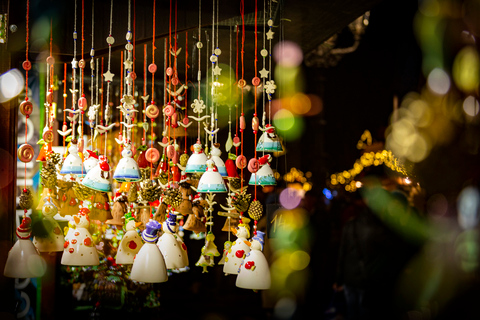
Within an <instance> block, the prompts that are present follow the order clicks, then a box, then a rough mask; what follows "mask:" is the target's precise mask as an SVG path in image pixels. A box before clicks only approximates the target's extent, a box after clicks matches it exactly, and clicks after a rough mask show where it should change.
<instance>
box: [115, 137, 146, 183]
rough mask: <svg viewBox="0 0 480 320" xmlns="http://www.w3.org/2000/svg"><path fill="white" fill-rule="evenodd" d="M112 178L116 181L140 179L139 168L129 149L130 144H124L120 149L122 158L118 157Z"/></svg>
mask: <svg viewBox="0 0 480 320" xmlns="http://www.w3.org/2000/svg"><path fill="white" fill-rule="evenodd" d="M113 179H115V180H117V181H118V182H135V181H140V180H141V176H140V169H139V168H138V164H137V162H136V161H135V159H133V152H132V150H131V149H130V145H125V148H124V149H123V151H122V159H120V161H119V162H118V164H117V167H116V168H115V173H114V174H113Z"/></svg>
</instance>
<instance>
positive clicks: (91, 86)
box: [89, 0, 98, 150]
mask: <svg viewBox="0 0 480 320" xmlns="http://www.w3.org/2000/svg"><path fill="white" fill-rule="evenodd" d="M94 13H95V0H92V48H91V49H90V71H91V85H90V88H91V89H90V105H91V106H93V105H94V98H95V91H94V77H95V75H94V71H95V60H94V55H95V49H94V30H95V28H94V21H95V14H94ZM93 110H94V111H95V119H94V121H95V123H97V120H98V119H97V118H98V109H97V108H96V107H94V109H93ZM89 120H90V121H92V119H89ZM90 142H91V147H90V148H91V149H92V150H93V149H94V148H93V123H90ZM95 149H96V148H95Z"/></svg>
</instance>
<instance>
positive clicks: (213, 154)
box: [210, 143, 228, 177]
mask: <svg viewBox="0 0 480 320" xmlns="http://www.w3.org/2000/svg"><path fill="white" fill-rule="evenodd" d="M221 155H222V150H220V144H219V143H214V144H213V145H212V151H210V159H212V160H213V162H215V166H216V167H217V169H218V172H219V173H220V175H221V176H222V177H228V174H227V168H226V167H225V162H223V160H222V158H220V156H221Z"/></svg>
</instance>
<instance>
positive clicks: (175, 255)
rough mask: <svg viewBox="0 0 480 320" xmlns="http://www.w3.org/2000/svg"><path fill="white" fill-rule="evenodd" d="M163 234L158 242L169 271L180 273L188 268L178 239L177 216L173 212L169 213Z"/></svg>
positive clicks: (163, 226) (163, 227)
mask: <svg viewBox="0 0 480 320" xmlns="http://www.w3.org/2000/svg"><path fill="white" fill-rule="evenodd" d="M162 230H163V234H162V235H161V236H160V238H159V239H158V242H157V246H158V248H159V249H160V251H161V252H162V254H163V258H164V260H165V264H166V266H167V269H168V270H170V271H171V272H180V269H183V268H185V267H186V265H185V261H184V259H183V253H182V248H181V247H180V245H179V243H178V241H177V239H176V234H175V233H176V232H177V216H176V215H175V214H173V213H172V212H170V213H168V217H167V220H165V222H164V223H163V225H162Z"/></svg>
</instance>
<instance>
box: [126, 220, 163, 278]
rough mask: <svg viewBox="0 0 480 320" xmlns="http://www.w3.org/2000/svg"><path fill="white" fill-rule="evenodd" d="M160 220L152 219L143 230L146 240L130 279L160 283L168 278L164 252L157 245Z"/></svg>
mask: <svg viewBox="0 0 480 320" xmlns="http://www.w3.org/2000/svg"><path fill="white" fill-rule="evenodd" d="M161 228H162V225H161V224H160V222H158V221H156V220H150V221H148V222H147V223H146V225H145V230H143V232H142V239H143V241H144V242H145V243H144V245H143V246H142V248H140V251H139V252H138V253H137V255H136V256H135V260H134V261H133V265H132V271H131V272H130V279H131V280H134V281H138V282H145V283H159V282H165V281H167V280H168V274H167V267H166V265H165V260H164V259H163V255H162V252H161V251H160V250H159V249H158V247H157V244H156V242H157V239H158V232H159V230H160V229H161Z"/></svg>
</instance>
